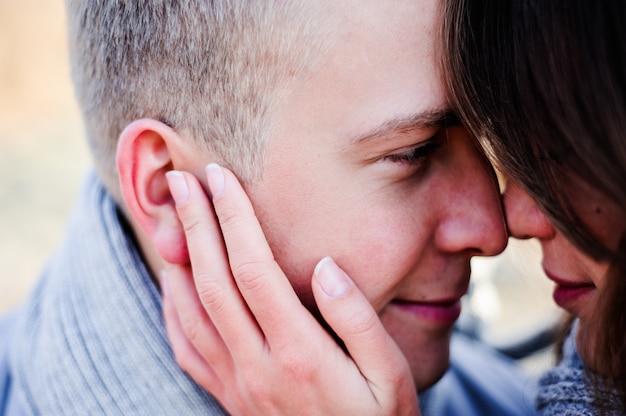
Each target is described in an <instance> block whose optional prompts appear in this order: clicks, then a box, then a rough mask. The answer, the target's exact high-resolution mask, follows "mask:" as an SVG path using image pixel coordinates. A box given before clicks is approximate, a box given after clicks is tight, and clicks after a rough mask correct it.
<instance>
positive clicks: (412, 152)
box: [383, 139, 441, 166]
mask: <svg viewBox="0 0 626 416" xmlns="http://www.w3.org/2000/svg"><path fill="white" fill-rule="evenodd" d="M440 148H441V142H439V141H438V140H435V139H431V140H429V141H427V142H425V143H421V144H419V145H417V146H414V147H412V148H410V149H409V150H407V151H405V152H402V153H394V154H391V155H387V156H385V157H383V160H387V161H389V162H393V163H402V164H407V165H411V166H414V165H420V164H422V163H424V162H426V161H428V158H429V157H430V156H432V155H433V154H434V153H435V152H436V151H437V150H439V149H440Z"/></svg>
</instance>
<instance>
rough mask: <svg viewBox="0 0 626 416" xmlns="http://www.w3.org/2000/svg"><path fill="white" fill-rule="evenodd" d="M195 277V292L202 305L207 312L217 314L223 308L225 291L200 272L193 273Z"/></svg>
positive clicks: (208, 276) (221, 286)
mask: <svg viewBox="0 0 626 416" xmlns="http://www.w3.org/2000/svg"><path fill="white" fill-rule="evenodd" d="M194 274H195V275H196V290H197V291H198V297H199V298H200V301H201V302H202V305H203V306H204V307H205V309H206V310H207V311H211V312H219V311H221V310H222V309H223V308H224V307H225V302H226V298H227V296H226V289H225V287H224V286H223V285H220V284H218V283H217V282H215V281H214V280H213V278H212V276H210V275H207V274H206V273H202V272H198V273H196V272H194Z"/></svg>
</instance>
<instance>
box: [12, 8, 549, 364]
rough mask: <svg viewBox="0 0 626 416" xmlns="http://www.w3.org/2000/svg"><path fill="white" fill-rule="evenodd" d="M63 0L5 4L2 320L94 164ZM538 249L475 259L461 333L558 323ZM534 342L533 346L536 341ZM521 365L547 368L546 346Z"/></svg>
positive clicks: (503, 339)
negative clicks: (76, 91) (77, 97)
mask: <svg viewBox="0 0 626 416" xmlns="http://www.w3.org/2000/svg"><path fill="white" fill-rule="evenodd" d="M65 36H66V35H65V16H64V3H63V1H62V0H20V1H15V0H0V313H2V312H3V311H6V310H7V309H8V308H10V307H12V306H14V305H16V304H18V303H19V302H20V301H21V300H22V299H24V297H25V296H26V295H27V293H28V291H29V289H30V288H31V287H32V285H33V283H34V281H35V279H36V278H37V276H38V274H39V272H40V270H41V268H42V267H43V265H44V263H45V260H46V258H47V257H48V256H49V255H50V254H51V252H52V251H53V250H54V247H55V246H56V245H57V243H58V242H59V240H60V239H61V237H62V233H63V227H64V223H65V221H66V219H67V216H68V215H69V212H70V209H71V207H72V205H73V203H74V201H75V199H76V197H77V192H78V189H79V187H80V184H81V182H82V178H83V177H84V174H85V172H86V171H87V170H88V168H89V166H90V160H89V155H88V151H87V148H86V144H85V143H84V137H83V132H82V126H81V121H80V116H79V114H78V109H77V108H76V104H75V101H74V96H73V91H72V86H71V82H70V74H69V66H68V62H67V61H68V56H67V47H66V38H65ZM539 257H540V250H539V247H538V245H536V243H534V242H532V241H531V242H514V243H512V244H510V245H509V248H507V250H506V251H505V253H504V254H503V255H501V256H499V257H497V258H495V259H475V260H474V261H473V265H472V266H473V285H472V289H471V296H470V297H469V298H468V299H467V302H466V303H467V304H466V305H465V307H464V315H463V317H462V319H461V321H460V325H459V326H460V327H461V328H462V329H463V330H464V331H466V332H468V333H471V334H473V336H476V337H477V338H480V339H482V340H484V341H485V342H487V343H489V344H492V345H494V346H496V347H498V348H500V349H503V350H509V351H513V352H514V349H515V347H516V346H519V345H521V344H523V343H524V342H526V341H528V340H529V339H530V340H532V339H533V338H532V337H539V338H538V339H541V336H543V335H545V332H546V331H549V330H550V328H552V326H553V325H554V322H555V320H556V319H557V317H558V314H557V313H556V308H555V307H554V305H553V303H552V301H551V292H552V289H551V284H550V283H549V281H548V280H547V279H545V277H543V275H542V272H541V269H540V266H539ZM535 341H536V340H535ZM538 348H539V352H538V353H536V354H532V355H531V356H530V357H527V358H525V359H524V360H523V365H524V367H525V368H527V369H528V371H530V372H533V373H537V372H539V371H541V370H542V369H543V368H545V367H546V366H547V365H549V363H550V362H551V358H550V357H551V354H550V352H549V350H548V349H546V348H543V347H542V346H541V345H540V346H539V347H538Z"/></svg>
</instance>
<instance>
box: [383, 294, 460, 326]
mask: <svg viewBox="0 0 626 416" xmlns="http://www.w3.org/2000/svg"><path fill="white" fill-rule="evenodd" d="M392 303H393V304H394V305H396V306H397V307H398V308H399V309H401V310H403V311H405V312H408V313H410V314H412V315H415V316H417V317H419V318H424V319H427V320H429V321H434V322H437V323H441V324H449V325H451V324H454V322H456V320H457V319H459V315H460V314H461V301H460V299H453V300H442V301H429V302H416V301H405V300H396V301H393V302H392Z"/></svg>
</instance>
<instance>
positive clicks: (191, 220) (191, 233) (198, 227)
mask: <svg viewBox="0 0 626 416" xmlns="http://www.w3.org/2000/svg"><path fill="white" fill-rule="evenodd" d="M181 220H182V221H181V222H182V225H183V230H184V231H185V234H186V235H187V236H188V237H190V238H193V237H195V236H198V235H201V233H202V230H203V229H204V228H205V224H206V222H205V220H204V219H203V218H201V217H198V216H196V215H187V216H185V217H184V218H182V217H181Z"/></svg>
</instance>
